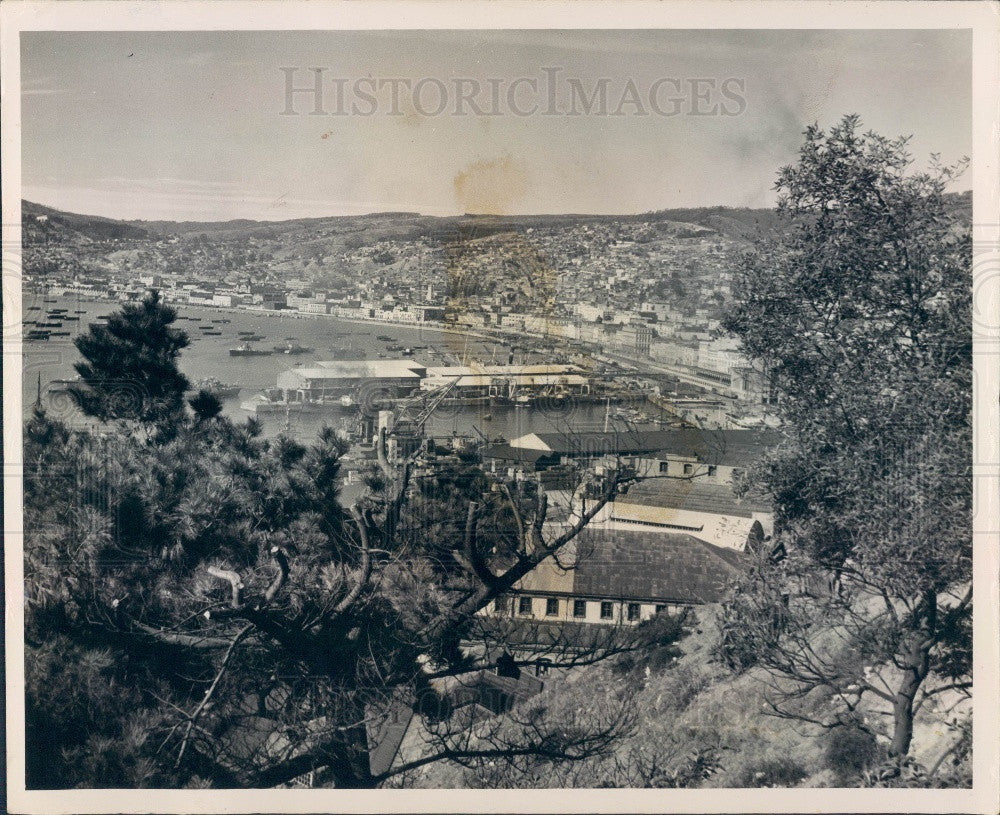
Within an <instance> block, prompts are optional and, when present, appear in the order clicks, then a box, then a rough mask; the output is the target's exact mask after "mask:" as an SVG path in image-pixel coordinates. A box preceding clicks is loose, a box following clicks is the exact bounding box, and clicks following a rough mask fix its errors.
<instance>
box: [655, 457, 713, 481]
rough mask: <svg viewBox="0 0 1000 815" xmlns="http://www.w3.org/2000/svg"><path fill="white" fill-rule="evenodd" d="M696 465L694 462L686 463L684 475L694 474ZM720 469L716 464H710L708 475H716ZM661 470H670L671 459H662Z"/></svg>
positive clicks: (662, 471) (665, 471)
mask: <svg viewBox="0 0 1000 815" xmlns="http://www.w3.org/2000/svg"><path fill="white" fill-rule="evenodd" d="M694 466H695V465H693V464H685V465H684V475H694ZM718 471H719V468H718V467H716V466H715V465H714V464H709V465H708V475H709V477H710V478H711V477H714V476H715V474H716V473H717V472H718ZM660 472H661V473H667V472H670V462H669V461H661V462H660Z"/></svg>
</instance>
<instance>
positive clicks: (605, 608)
mask: <svg viewBox="0 0 1000 815" xmlns="http://www.w3.org/2000/svg"><path fill="white" fill-rule="evenodd" d="M613 616H614V607H613V606H612V605H611V603H609V602H608V601H607V600H605V601H604V602H602V603H601V619H602V620H610V619H611V618H612V617H613Z"/></svg>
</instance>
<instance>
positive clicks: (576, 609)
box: [496, 597, 667, 622]
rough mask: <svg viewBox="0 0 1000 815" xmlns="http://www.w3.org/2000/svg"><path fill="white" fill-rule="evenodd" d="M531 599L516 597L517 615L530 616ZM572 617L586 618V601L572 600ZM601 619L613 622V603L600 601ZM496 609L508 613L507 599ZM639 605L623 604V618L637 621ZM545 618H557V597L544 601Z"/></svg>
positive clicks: (659, 608)
mask: <svg viewBox="0 0 1000 815" xmlns="http://www.w3.org/2000/svg"><path fill="white" fill-rule="evenodd" d="M531 600H532V598H530V597H518V598H517V613H518V614H519V615H520V616H522V617H526V616H531V614H532V602H531ZM572 602H573V617H575V618H577V619H583V618H585V617H586V616H587V601H586V600H573V601H572ZM600 602H601V619H602V620H613V619H614V616H615V603H614V602H612V601H611V600H601V601H600ZM496 607H497V612H498V613H501V614H503V613H507V614H509V613H510V610H511V606H510V601H509V598H500V599H498V600H497V601H496ZM640 608H641V607H640V604H639V603H627V604H625V618H626V619H627V620H628V621H629V622H636V621H637V620H638V619H639V613H640ZM666 610H667V606H666V605H661V604H658V605H657V606H656V613H657V614H661V613H662V612H664V611H666ZM545 616H546V617H558V616H559V599H558V598H557V597H547V598H546V599H545Z"/></svg>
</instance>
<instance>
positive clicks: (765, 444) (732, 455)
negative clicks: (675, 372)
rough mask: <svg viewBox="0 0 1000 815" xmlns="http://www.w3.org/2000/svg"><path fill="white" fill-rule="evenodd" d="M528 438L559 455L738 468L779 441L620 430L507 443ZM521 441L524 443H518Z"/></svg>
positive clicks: (764, 435)
mask: <svg viewBox="0 0 1000 815" xmlns="http://www.w3.org/2000/svg"><path fill="white" fill-rule="evenodd" d="M530 436H534V437H537V439H539V440H541V442H542V443H543V444H544V446H545V447H546V448H548V449H549V450H552V451H553V452H557V453H560V454H562V455H595V456H596V455H607V454H619V455H636V454H642V453H650V454H651V453H665V454H669V455H674V456H678V457H682V458H690V459H693V460H697V461H702V462H705V463H708V464H725V465H728V466H742V465H745V464H748V463H750V462H752V461H754V460H756V459H757V458H759V457H760V456H761V455H762V454H763V453H764V452H765V450H767V449H768V448H770V447H774V446H776V445H777V444H779V443H780V441H781V435H780V434H778V433H776V432H775V431H773V430H699V429H695V428H684V429H679V430H622V431H615V432H608V433H601V432H591V433H575V432H565V433H535V434H528V436H525V437H522V438H520V439H514V440H512V441H511V446H513V447H519V446H525V443H527V442H528V439H529V437H530ZM522 439H523V440H524V442H522Z"/></svg>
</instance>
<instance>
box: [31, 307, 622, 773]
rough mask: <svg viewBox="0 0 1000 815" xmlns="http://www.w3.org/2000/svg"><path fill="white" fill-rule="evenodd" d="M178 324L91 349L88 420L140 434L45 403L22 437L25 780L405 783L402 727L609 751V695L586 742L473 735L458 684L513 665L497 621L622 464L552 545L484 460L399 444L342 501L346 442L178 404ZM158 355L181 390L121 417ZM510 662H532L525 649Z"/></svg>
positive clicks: (450, 748)
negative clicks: (396, 738)
mask: <svg viewBox="0 0 1000 815" xmlns="http://www.w3.org/2000/svg"><path fill="white" fill-rule="evenodd" d="M171 320H172V314H170V313H168V312H166V311H164V310H163V307H162V306H161V305H159V304H158V303H157V302H156V300H155V298H151V299H150V300H149V301H147V302H146V304H144V305H143V306H141V307H135V306H127V307H126V308H125V309H124V310H123V312H122V313H121V314H118V315H116V316H114V317H112V319H111V320H109V325H108V329H107V331H106V332H105V331H97V332H94V333H93V335H92V336H93V337H94V338H95V339H94V341H93V342H92V343H91V344H89V345H88V344H84V346H83V347H84V348H86V349H87V350H88V352H89V353H90V356H89V357H88V362H87V363H86V366H85V367H84V371H82V372H81V373H84V372H85V373H86V376H85V379H87V377H89V379H88V380H87V381H88V385H89V387H90V390H91V396H90V397H88V398H93V400H94V401H93V402H92V403H87V404H93V405H95V407H94V409H95V410H100V411H106V412H104V413H102V414H101V415H103V416H104V417H106V418H109V419H110V418H117V419H126V418H127V419H128V420H129V421H128V422H125V423H122V424H121V425H118V426H115V425H114V424H112V425H111V426H110V427H109V426H105V427H103V428H101V429H100V430H99V431H85V430H71V429H69V428H67V427H66V426H64V425H62V424H60V423H59V422H56V421H53V420H51V419H50V418H49V417H47V416H46V415H45V414H44V412H42V411H37V412H36V413H35V414H34V415H33V416H32V418H31V420H30V421H29V422H28V424H27V426H26V430H25V529H26V536H25V618H26V643H27V664H28V666H29V667H28V670H27V689H26V693H27V709H28V716H27V726H28V743H29V751H30V753H31V755H30V756H29V777H28V784H29V786H53V787H71V786H88V787H92V786H121V787H130V786H164V787H172V786H215V787H271V786H278V785H282V784H288V783H291V782H293V781H294V780H295V779H298V778H300V777H303V776H307V775H308V776H310V777H311V779H312V782H313V783H315V784H317V785H334V786H338V787H341V786H355V787H370V786H375V785H378V784H381V783H383V782H385V781H387V780H388V779H389V778H391V777H393V776H395V775H397V774H399V773H401V772H405V771H406V770H407V769H408V767H407V766H406V765H405V764H404V765H403V766H395V767H391V768H386V767H376V766H375V764H373V762H372V759H371V753H372V750H373V748H374V747H375V746H377V742H378V737H377V734H378V733H380V732H384V728H385V726H386V725H387V723H389V722H391V721H393V720H394V719H395V718H396V717H398V716H400V715H402V714H403V713H406V712H408V711H414V712H415V715H417V716H418V717H420V718H421V719H422V722H423V724H422V727H423V732H424V733H425V734H426V736H425V740H424V743H423V746H422V748H421V751H420V754H419V757H418V758H414V759H413V760H412V762H411V765H410V766H411V767H413V766H423V765H425V764H427V763H431V762H436V761H441V760H446V759H447V760H452V761H456V762H474V761H478V760H480V759H483V760H486V759H488V760H491V761H512V760H515V759H519V758H523V757H524V756H526V755H529V754H541V755H544V756H545V757H546V759H547V760H548V761H552V762H561V761H574V760H581V759H584V758H586V757H588V756H592V755H594V754H595V753H598V752H600V751H603V750H606V749H608V747H609V745H610V744H611V743H612V742H613V741H614V739H615V738H616V737H617V735H618V734H619V733H621V732H622V731H623V730H624V729H625V728H627V727H628V721H629V720H628V711H627V709H626V704H625V702H624V701H622V700H621V699H618V698H617V696H616V695H615V694H612V695H611V698H610V699H609V702H608V707H607V708H606V715H605V716H603V717H602V718H601V719H600V721H596V720H595V721H594V722H592V726H590V727H588V728H585V729H581V728H573V729H568V728H566V727H565V726H563V724H561V723H560V722H558V721H555V720H549V719H546V718H542V719H537V718H531V717H529V718H518V714H516V713H515V712H509V713H506V714H505V713H504V712H503V711H501V712H500V716H499V719H498V720H497V721H495V722H492V723H490V722H486V723H480V724H477V726H476V729H475V731H474V736H475V737H474V738H473V730H471V729H470V722H469V720H468V714H469V711H468V709H464V710H457V709H456V708H455V706H454V705H453V704H452V700H451V698H450V696H449V691H448V687H447V682H449V681H452V682H453V681H465V680H464V678H466V677H473V678H474V677H475V676H476V675H477V673H478V672H480V671H484V670H485V671H487V672H489V671H491V670H493V669H494V668H495V666H496V663H497V660H498V659H499V657H500V656H501V655H502V654H503V653H505V651H506V648H505V644H504V642H503V637H504V636H506V635H507V632H506V629H505V628H504V627H503V626H490V625H486V624H485V618H484V617H483V616H482V615H480V614H479V612H480V611H482V610H483V609H485V608H486V607H487V606H488V605H489V604H490V603H491V602H492V601H493V600H494V599H495V598H496V597H498V596H500V595H501V594H503V593H504V592H506V591H508V590H509V589H510V588H511V587H512V586H513V585H514V584H515V583H516V582H517V581H518V580H519V579H520V578H521V577H523V576H524V575H525V574H527V573H528V572H529V571H530V570H531V569H532V568H534V566H536V565H537V564H538V563H540V562H541V561H542V560H543V559H545V558H546V557H548V556H550V555H551V554H552V553H554V552H557V551H558V550H559V549H560V548H561V547H562V546H564V545H565V544H566V543H567V542H568V541H570V540H571V539H572V538H573V537H574V536H575V535H576V534H577V533H578V532H579V531H580V529H582V528H583V526H584V525H585V524H586V523H587V521H589V519H590V518H591V517H592V516H593V514H595V513H596V512H597V511H599V509H600V507H601V505H602V504H603V502H605V501H607V500H609V499H610V498H612V497H613V496H614V495H615V493H616V492H617V490H618V488H619V486H620V484H622V483H624V482H625V481H626V480H627V479H628V474H627V473H626V472H612V473H610V474H609V475H607V476H605V477H603V480H601V482H600V492H601V494H602V499H601V500H599V501H595V502H593V504H588V510H587V514H586V515H584V516H574V517H573V518H571V519H570V521H569V522H568V523H567V524H566V525H565V526H564V527H562V528H560V529H559V530H558V531H557V532H553V531H551V527H548V526H546V523H545V521H546V514H547V497H546V495H545V494H544V492H542V491H540V490H539V491H536V492H533V493H530V494H525V493H522V492H521V491H519V490H517V489H516V488H515V489H511V488H510V487H506V488H505V489H503V490H500V491H499V492H496V493H493V492H492V491H491V490H490V489H489V486H488V483H487V481H486V480H485V477H484V476H483V474H482V473H481V472H480V471H479V470H478V469H477V468H475V467H474V466H472V464H471V463H469V462H465V463H462V462H459V463H458V464H457V465H454V466H453V467H451V468H450V469H449V468H442V467H441V466H439V465H438V464H436V463H435V462H434V461H432V460H429V459H426V457H425V455H424V453H423V452H422V450H417V451H416V452H415V453H414V454H413V455H412V456H410V457H409V458H407V459H403V460H400V461H390V460H389V458H388V454H387V449H388V445H387V444H386V436H385V434H384V433H383V434H382V435H381V436H380V438H379V442H378V444H377V445H376V452H377V464H376V466H377V468H378V471H379V474H380V475H379V478H377V479H372V481H371V488H369V489H368V490H366V492H365V493H364V495H363V496H362V498H361V499H360V500H359V501H358V502H357V503H355V504H354V505H352V506H351V507H349V508H345V507H343V506H342V503H341V501H340V495H339V483H340V481H339V477H340V469H341V463H342V457H343V454H344V452H345V450H346V445H345V443H344V442H343V441H341V439H340V438H338V437H337V435H336V434H335V432H334V431H332V430H330V429H326V430H323V431H322V432H321V433H319V435H318V436H317V438H316V439H315V440H314V441H313V442H311V443H309V444H303V443H300V442H298V441H295V440H293V439H290V438H287V437H284V436H282V437H278V438H276V439H265V438H263V437H262V436H261V432H260V426H259V425H258V423H256V422H255V421H253V420H250V421H247V422H245V423H243V424H235V423H233V422H232V421H230V420H229V419H227V418H225V417H224V416H222V415H220V414H219V413H218V410H217V404H216V403H214V402H213V401H212V400H211V399H210V398H205V396H204V395H198V396H196V397H195V398H194V399H193V400H192V401H191V410H190V411H189V410H187V409H186V408H185V407H184V405H183V402H179V401H178V400H179V394H180V393H181V392H182V388H181V386H182V385H183V381H182V378H180V375H179V374H177V375H175V374H176V369H175V368H174V367H171V366H172V363H173V361H174V360H175V358H176V354H175V352H176V350H177V349H178V348H179V345H180V344H181V342H182V339H181V338H180V337H178V336H176V335H175V334H173V333H171V330H169V329H168V328H167V326H168V325H169V323H170V322H171ZM137 322H139V323H143V324H146V325H147V327H148V328H149V332H148V333H147V334H145V335H144V337H143V338H141V339H140V338H139V337H137V336H136V335H135V334H134V333H133V329H134V328H135V325H136V323H137ZM154 323H155V324H156V326H158V327H156V328H154V327H152V324H154ZM155 337H159V344H158V345H156V347H154V343H153V340H152V338H155ZM126 348H130V349H131V352H132V353H133V354H134V358H132V359H124V357H125V356H127V353H126ZM105 354H107V356H105ZM149 359H153V360H158V361H159V368H158V369H157V370H159V371H160V372H161V373H164V375H165V376H166V378H167V383H168V384H162V383H161V384H160V385H156V384H154V383H152V382H150V383H148V384H149V391H148V392H149V393H150V394H156V398H155V399H151V400H144V401H143V403H142V404H143V406H142V408H141V409H140V410H136V411H131V412H125V411H119V410H117V409H112V407H110V406H109V404H108V400H107V398H106V397H107V394H106V393H105V392H103V391H102V387H103V384H102V383H104V382H106V381H107V380H106V379H103V378H101V377H103V376H104V374H105V373H108V372H110V371H111V369H112V367H113V366H112V364H111V361H112V360H114V361H115V362H116V364H117V365H118V366H119V367H120V369H121V370H124V371H134V372H137V374H136V375H137V376H138V375H140V373H138V372H141V371H144V369H143V364H144V361H146V360H149ZM98 372H102V373H100V375H98ZM142 375H145V374H142ZM170 383H172V384H170ZM168 385H169V386H168ZM154 424H155V425H156V427H157V430H156V432H149V433H136V432H133V431H134V429H135V427H136V426H137V425H147V426H150V425H154ZM415 472H416V473H417V475H416V477H415V475H414V473H415ZM484 495H486V496H491V497H485V498H484ZM515 519H516V520H515ZM480 529H482V531H483V535H482V537H480V535H479V530H480ZM501 544H502V546H501ZM501 549H502V556H500V555H499V554H498V552H500V550H501ZM618 633H619V632H617V631H609V636H608V637H607V638H605V639H603V640H601V641H600V642H595V643H593V644H592V645H591V647H590V648H589V650H588V649H584V651H586V653H581V651H580V650H579V649H573V648H569V647H565V648H564V647H563V645H564V644H562V643H553V644H550V645H549V646H546V648H545V649H544V652H545V655H546V657H547V658H549V659H551V660H552V661H554V662H555V663H556V664H559V655H560V654H561V655H563V656H565V658H566V660H567V662H568V664H578V662H579V661H581V660H597V659H600V658H602V657H604V656H607V655H610V654H614V653H617V652H619V651H621V650H622V649H627V648H628V647H630V646H629V641H628V640H627V639H626V638H624V636H623V637H621V638H619V637H618V636H617V634H618ZM517 653H518V659H517V661H516V662H519V663H520V664H522V665H530V664H532V658H533V655H532V653H531V652H530V649H527V650H525V648H524V647H521V648H520V650H518V651H517ZM553 654H555V657H554V658H553ZM500 720H502V721H500Z"/></svg>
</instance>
